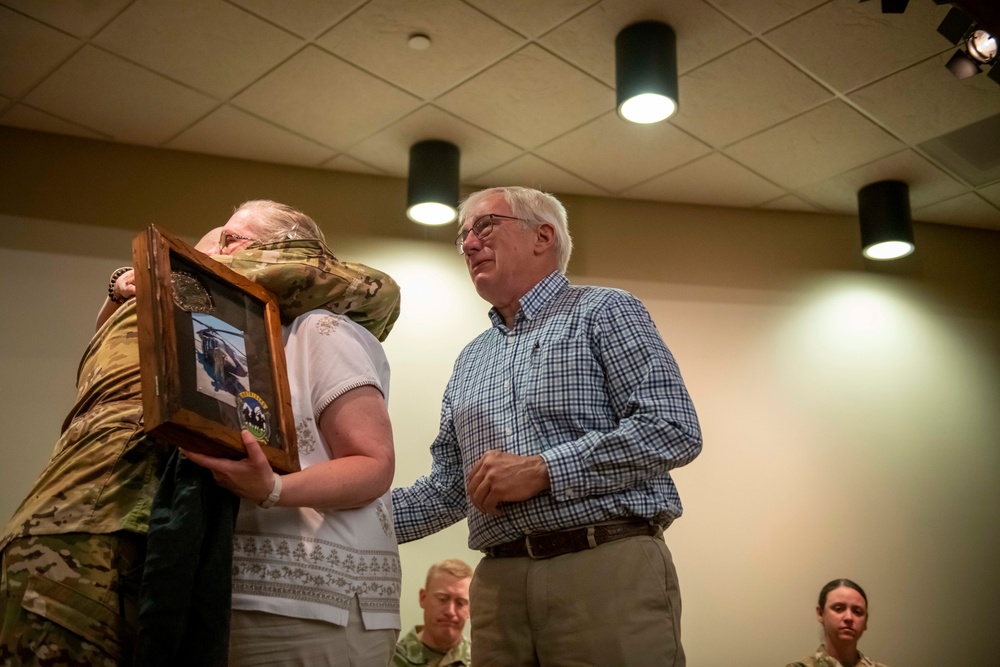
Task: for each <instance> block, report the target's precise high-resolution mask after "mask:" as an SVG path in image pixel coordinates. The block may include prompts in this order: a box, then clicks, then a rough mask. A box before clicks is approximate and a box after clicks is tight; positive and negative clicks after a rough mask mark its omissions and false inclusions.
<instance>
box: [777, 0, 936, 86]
mask: <svg viewBox="0 0 1000 667" xmlns="http://www.w3.org/2000/svg"><path fill="white" fill-rule="evenodd" d="M947 13H948V7H947V6H945V5H936V4H934V3H931V2H911V3H910V4H909V6H908V7H907V8H906V12H905V13H903V14H883V13H882V12H881V9H880V7H879V3H878V2H865V3H858V2H852V1H846V0H837V1H836V2H829V3H827V4H825V5H823V6H821V7H819V8H817V9H815V10H813V11H811V12H809V13H808V14H805V15H803V16H800V17H799V18H797V19H795V20H794V21H789V22H788V23H786V24H784V25H783V26H781V27H780V28H777V29H776V30H773V31H772V32H769V33H767V34H766V36H765V39H766V41H768V42H769V43H771V44H773V45H774V46H776V47H777V48H778V50H779V51H780V52H783V53H784V54H786V55H788V56H790V57H791V58H793V59H794V60H796V61H798V62H799V63H800V64H801V65H802V66H803V67H804V68H805V69H806V70H807V71H809V72H810V73H811V74H812V75H814V76H816V77H818V78H819V79H820V80H821V81H825V82H826V83H828V84H829V85H831V86H833V87H834V88H835V89H837V90H840V91H850V90H853V89H854V88H857V87H859V86H863V85H865V84H867V83H871V82H872V81H875V80H877V79H881V78H882V77H884V76H886V75H888V74H891V73H893V72H895V71H897V70H900V69H903V68H904V67H907V66H909V65H911V64H913V63H915V62H918V61H921V60H924V59H925V58H928V57H930V56H932V55H934V54H936V53H939V52H941V51H942V50H944V49H947V48H948V46H949V45H948V40H947V39H945V38H944V37H942V36H941V35H940V34H938V32H937V26H938V24H939V23H940V22H941V19H943V18H944V15H945V14H947Z"/></svg>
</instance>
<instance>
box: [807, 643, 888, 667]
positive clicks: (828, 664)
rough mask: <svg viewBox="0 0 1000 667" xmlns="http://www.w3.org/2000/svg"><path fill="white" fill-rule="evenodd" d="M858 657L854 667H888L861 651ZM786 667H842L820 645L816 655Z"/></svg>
mask: <svg viewBox="0 0 1000 667" xmlns="http://www.w3.org/2000/svg"><path fill="white" fill-rule="evenodd" d="M858 656H859V659H858V662H857V665H856V667H888V665H885V664H883V663H881V662H875V661H874V660H872V659H871V658H868V657H866V656H865V655H864V654H863V653H861V651H858ZM787 667H843V665H841V664H840V661H839V660H837V659H836V658H831V657H830V654H829V653H827V652H826V647H825V646H824V645H823V644H820V645H819V648H818V649H816V653H814V654H813V655H811V656H809V657H808V658H803V659H802V660H800V661H798V662H791V663H788V665H787Z"/></svg>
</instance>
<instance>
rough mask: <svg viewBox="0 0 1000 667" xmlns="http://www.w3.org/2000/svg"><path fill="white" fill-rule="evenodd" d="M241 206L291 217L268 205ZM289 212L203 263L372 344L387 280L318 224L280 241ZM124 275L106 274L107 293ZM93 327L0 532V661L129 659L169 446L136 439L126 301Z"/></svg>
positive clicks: (134, 373) (392, 304) (137, 399)
mask: <svg viewBox="0 0 1000 667" xmlns="http://www.w3.org/2000/svg"><path fill="white" fill-rule="evenodd" d="M248 204H255V205H257V207H258V208H266V209H269V210H278V211H280V212H284V213H286V214H287V213H288V212H289V211H291V212H292V213H296V214H297V213H298V212H297V211H294V209H290V208H289V207H284V206H283V205H278V204H274V203H273V202H248ZM248 204H244V205H243V206H242V207H240V208H241V209H242V208H243V207H245V206H247V205H248ZM274 207H277V208H274ZM299 215H301V214H299ZM303 217H304V216H303ZM286 218H287V215H286ZM289 220H290V222H291V223H294V225H293V224H284V219H282V220H279V224H278V225H277V228H276V229H271V230H270V234H268V235H263V234H262V235H260V236H258V238H260V239H263V241H261V242H257V243H254V244H253V247H252V248H249V247H244V248H242V249H240V250H239V251H238V252H235V253H234V254H232V255H227V256H218V257H216V259H218V260H220V261H223V262H224V263H226V264H229V265H230V266H231V268H233V269H234V270H236V271H237V272H240V273H242V274H244V275H246V276H248V277H250V278H251V279H252V280H254V281H255V282H257V283H259V284H261V285H262V286H263V287H265V288H267V289H269V290H270V291H272V292H273V293H274V294H275V295H276V296H277V297H278V302H279V309H280V311H281V316H282V320H283V321H285V322H288V321H291V320H293V319H294V318H295V317H297V316H298V315H299V314H301V313H304V312H307V311H309V310H312V309H314V308H325V309H327V310H330V311H331V312H334V313H339V314H344V315H346V316H348V317H350V318H351V319H353V320H355V321H357V322H358V323H359V324H361V325H362V326H364V327H365V328H367V329H368V330H369V331H371V332H372V334H374V335H375V336H376V337H377V338H378V339H379V340H384V339H385V337H386V336H387V335H388V333H389V331H390V330H391V328H392V325H393V323H394V322H395V320H396V318H397V317H398V315H399V288H398V285H396V283H395V282H394V281H393V280H392V279H391V278H390V277H389V276H387V275H385V274H383V273H381V272H379V271H376V270H374V269H370V268H369V267H365V266H363V265H360V264H346V263H343V262H340V261H339V260H337V259H336V257H334V256H333V254H332V253H331V252H330V250H329V249H328V248H327V247H326V246H325V245H324V244H323V243H322V242H321V241H317V240H315V238H316V237H317V236H320V234H319V232H318V228H315V232H311V231H310V230H309V229H308V228H307V229H305V230H304V231H303V230H302V229H301V228H300V229H299V231H298V232H297V233H292V234H291V236H292V238H293V240H287V239H288V236H289V234H288V232H289V230H290V229H293V228H294V227H296V226H298V219H297V218H296V217H295V216H294V215H293V216H292V217H291V218H290V219H289ZM306 220H308V221H309V222H312V221H311V219H308V218H306ZM312 224H313V225H315V223H312ZM283 225H284V226H283ZM271 226H272V227H275V225H273V224H272V225H271ZM296 235H298V236H308V237H311V238H298V239H296V238H294V237H295V236H296ZM217 238H218V237H217V236H215V237H214V239H212V238H211V237H206V239H208V240H209V241H208V242H207V243H206V239H203V241H202V243H200V244H199V246H198V248H199V250H202V251H203V252H207V253H209V254H213V253H215V252H218V248H219V245H218V241H217ZM246 245H249V244H244V246H246ZM130 277H131V276H120V277H119V278H118V281H117V282H116V283H114V289H113V290H112V291H113V292H114V294H112V296H113V297H114V296H118V289H119V287H120V286H124V285H126V283H130V280H129V279H130ZM124 292H125V294H131V293H134V288H133V289H131V290H128V289H126V290H124ZM105 320H106V321H105ZM98 323H99V329H98V331H97V333H96V334H95V336H94V338H93V339H92V340H91V342H90V344H89V346H88V347H87V350H86V352H85V353H84V355H83V359H82V361H81V362H80V367H79V371H78V375H77V399H76V402H75V404H74V405H73V408H72V410H71V411H70V414H69V416H68V417H67V418H66V420H65V422H64V424H63V430H62V435H61V437H60V439H59V442H58V444H57V446H56V449H55V453H54V454H53V457H52V459H51V461H50V462H49V464H48V466H47V467H46V468H45V470H43V471H42V474H41V475H40V477H39V479H38V480H37V482H36V483H35V486H34V488H33V489H32V490H31V492H30V493H29V495H28V497H27V498H26V499H25V500H24V502H23V503H22V504H21V506H20V507H19V508H18V510H17V511H16V512H15V514H14V516H13V517H12V518H11V520H10V522H9V523H8V524H7V527H6V529H5V530H4V532H3V534H2V536H0V549H2V550H3V551H2V554H3V555H2V558H3V561H2V567H0V574H2V583H0V665H3V666H4V667H6V666H7V665H31V664H44V665H63V664H67V665H77V664H79V665H118V664H131V662H132V656H133V650H134V640H135V634H136V629H137V628H138V589H139V582H140V581H141V577H142V565H143V560H144V557H145V553H144V552H145V537H144V536H145V534H146V532H147V530H148V528H149V515H150V509H151V506H152V501H153V497H154V495H155V493H156V489H157V487H158V484H159V480H160V478H161V475H162V473H163V469H164V465H165V462H166V458H167V453H168V452H167V449H166V447H165V446H164V445H162V444H160V443H157V442H154V441H153V440H152V439H151V438H149V437H147V436H146V435H145V434H144V433H143V428H142V399H141V396H140V384H141V383H140V373H139V349H138V333H137V318H136V310H135V302H134V300H132V301H125V302H124V305H121V307H117V304H111V305H110V306H109V304H107V303H106V304H105V307H104V308H103V309H102V312H101V316H100V317H99V320H98Z"/></svg>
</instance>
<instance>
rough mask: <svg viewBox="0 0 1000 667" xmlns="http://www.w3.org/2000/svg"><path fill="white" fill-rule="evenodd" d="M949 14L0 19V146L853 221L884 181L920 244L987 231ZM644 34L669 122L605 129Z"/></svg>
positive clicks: (983, 161)
mask: <svg viewBox="0 0 1000 667" xmlns="http://www.w3.org/2000/svg"><path fill="white" fill-rule="evenodd" d="M947 11H948V6H946V5H945V6H939V5H936V4H935V3H934V2H932V1H931V0H912V1H911V2H910V6H909V7H908V8H907V10H906V12H905V13H903V14H881V12H880V9H879V2H877V1H875V2H864V3H859V2H858V0H829V1H827V0H600V1H598V0H295V1H294V2H291V1H284V0H229V1H224V0H169V1H168V0H88V1H87V2H83V1H79V2H78V1H73V2H38V1H37V0H0V124H3V125H9V126H15V127H21V128H28V129H33V130H41V131H45V132H55V133H60V134H69V135H75V136H81V137H89V138H94V139H103V140H108V141H117V142H123V143H129V144H139V145H144V146H155V147H160V148H165V149H179V150H186V151H194V152H199V153H208V154H213V155H223V156H229V157H236V158H244V159H250V160H260V161H265V162H276V163H282V164H290V165H298V166H304V167H315V168H320V169H330V170H337V171H352V172H362V173H370V174H381V175H389V176H397V177H404V178H405V176H406V170H407V157H408V151H409V147H410V146H411V145H412V144H413V143H415V142H417V141H420V140H422V139H446V140H449V141H452V142H454V143H455V144H457V145H458V146H459V147H460V149H461V151H462V162H461V165H462V168H461V170H462V181H463V183H464V184H465V185H466V186H470V187H471V186H474V185H498V184H503V185H509V184H523V185H531V186H535V187H540V188H542V189H545V190H549V191H555V192H563V193H574V194H584V195H596V196H609V197H625V198H632V199H650V200H662V201H671V202H688V203H696V204H713V205H720V206H735V207H745V208H754V207H759V208H770V209H793V210H803V211H829V212H835V213H846V214H854V213H856V211H857V199H856V192H857V190H858V189H859V188H860V187H861V186H863V185H865V184H867V183H870V182H873V181H877V180H883V179H887V178H895V179H900V180H904V181H907V182H908V183H909V184H910V199H911V204H912V207H913V211H914V218H915V219H917V220H924V221H929V222H940V223H949V224H957V225H968V226H974V227H987V228H992V229H1000V85H997V83H996V82H994V81H992V80H991V79H989V78H987V76H985V75H979V76H975V77H971V78H969V79H965V80H958V79H956V78H954V77H953V76H952V75H951V74H950V73H949V72H948V71H947V70H946V69H945V67H944V63H945V62H946V61H947V59H948V58H949V56H950V55H951V53H952V52H953V51H954V50H955V47H954V46H952V45H951V44H949V43H948V41H947V40H946V39H945V38H944V37H942V36H941V35H939V34H938V33H937V31H936V28H937V25H938V23H940V21H941V19H942V18H943V17H944V15H945V14H946V13H947ZM650 19H652V20H660V21H664V22H666V23H669V24H670V25H671V26H673V28H674V30H675V31H676V33H677V51H678V62H679V69H680V74H681V77H680V110H679V112H678V113H677V114H676V115H675V116H674V117H673V118H671V119H670V120H669V121H668V122H665V123H657V124H655V125H652V126H641V125H634V124H631V123H628V122H625V121H623V120H621V119H620V118H618V116H617V115H616V114H615V95H614V38H615V35H616V34H617V33H618V31H619V30H621V29H622V28H623V27H625V26H626V25H629V24H630V23H633V22H635V21H639V20H650ZM414 33H423V34H426V35H427V36H429V37H430V39H431V46H430V48H429V49H427V50H424V51H418V50H413V49H411V48H409V46H408V44H407V43H408V37H409V36H410V35H412V34H414ZM963 128H965V129H963ZM956 131H957V132H956ZM952 133H955V134H952Z"/></svg>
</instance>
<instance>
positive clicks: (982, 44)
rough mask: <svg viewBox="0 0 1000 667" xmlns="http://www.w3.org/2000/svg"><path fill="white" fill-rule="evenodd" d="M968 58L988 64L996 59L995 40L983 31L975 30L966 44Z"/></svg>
mask: <svg viewBox="0 0 1000 667" xmlns="http://www.w3.org/2000/svg"><path fill="white" fill-rule="evenodd" d="M966 47H967V49H968V51H969V56H970V57H972V58H975V59H976V60H978V61H979V62H981V63H988V62H990V61H992V60H994V59H995V58H996V57H997V40H996V39H994V38H993V35H991V34H990V33H988V32H986V31H985V30H976V31H975V32H973V33H972V36H971V37H969V41H968V42H966Z"/></svg>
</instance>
